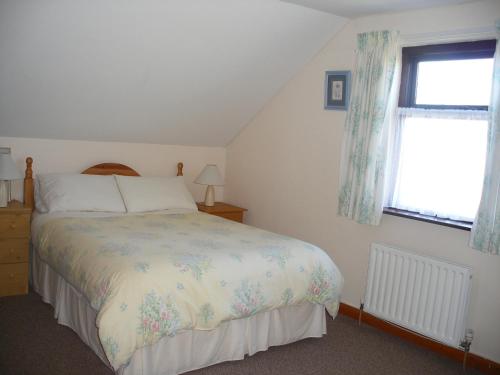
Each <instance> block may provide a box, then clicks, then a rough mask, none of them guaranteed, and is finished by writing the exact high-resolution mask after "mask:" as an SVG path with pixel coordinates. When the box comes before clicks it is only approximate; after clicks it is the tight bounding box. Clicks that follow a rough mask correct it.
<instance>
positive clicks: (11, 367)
mask: <svg viewBox="0 0 500 375" xmlns="http://www.w3.org/2000/svg"><path fill="white" fill-rule="evenodd" d="M53 312H54V311H53V309H52V307H51V306H50V305H48V304H45V303H43V302H42V300H41V299H40V297H39V296H38V295H37V294H36V293H34V292H30V293H29V294H28V295H26V296H16V297H3V298H0V374H2V375H10V374H25V375H31V374H44V375H45V374H50V375H52V374H54V375H56V374H64V375H73V374H74V375H80V374H82V375H83V374H85V375H90V374H91V375H101V374H102V375H112V374H113V373H112V371H111V370H109V369H108V368H107V367H106V366H105V365H104V364H103V363H102V362H101V360H100V359H99V358H98V357H97V356H96V355H95V354H94V353H93V352H92V351H91V350H90V349H89V348H88V347H87V346H86V345H85V344H84V343H83V342H82V341H81V340H80V339H79V337H78V336H77V335H76V334H75V333H74V332H73V331H72V330H71V329H69V328H67V327H64V326H61V325H59V324H57V323H56V320H55V319H54V318H53ZM327 320H328V334H327V335H326V336H324V337H322V338H319V339H316V338H314V339H306V340H302V341H300V342H297V343H293V344H289V345H284V346H280V347H273V348H271V349H269V350H268V351H266V352H260V353H257V354H255V355H253V356H251V357H248V358H246V359H244V360H242V361H234V362H226V363H221V364H218V365H214V366H211V367H208V368H205V369H201V370H197V371H192V372H190V373H188V374H189V375H230V374H231V375H232V374H239V375H250V374H252V375H255V374H262V375H271V374H276V375H278V374H287V375H289V374H300V375H323V374H324V375H330V374H331V375H334V374H371V375H375V374H405V375H412V374H419V375H420V374H426V375H433V374H436V375H438V374H439V375H447V374H461V373H463V372H462V368H461V365H460V364H459V363H457V362H454V361H452V360H449V359H447V358H443V357H441V356H439V355H437V354H435V353H433V352H430V351H427V350H425V349H422V348H419V347H417V346H415V345H413V344H411V343H407V342H405V341H403V340H400V339H399V338H397V337H394V336H391V335H388V334H386V333H384V332H382V331H379V330H377V329H374V328H372V327H369V326H366V325H363V326H361V327H359V326H358V325H357V322H356V321H355V320H353V319H350V318H348V317H345V316H340V315H339V316H338V317H337V318H336V319H335V320H332V319H330V318H328V319H327ZM467 373H469V374H479V373H478V372H475V371H473V370H469V371H468V372H467Z"/></svg>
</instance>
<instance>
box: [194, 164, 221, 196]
mask: <svg viewBox="0 0 500 375" xmlns="http://www.w3.org/2000/svg"><path fill="white" fill-rule="evenodd" d="M194 183H195V184H200V185H207V191H206V193H205V206H213V205H214V197H215V192H214V186H222V185H224V179H223V178H222V176H221V174H220V172H219V168H217V166H216V165H215V164H207V165H206V166H205V168H203V170H202V171H201V173H200V174H199V176H198V177H197V178H196V180H194Z"/></svg>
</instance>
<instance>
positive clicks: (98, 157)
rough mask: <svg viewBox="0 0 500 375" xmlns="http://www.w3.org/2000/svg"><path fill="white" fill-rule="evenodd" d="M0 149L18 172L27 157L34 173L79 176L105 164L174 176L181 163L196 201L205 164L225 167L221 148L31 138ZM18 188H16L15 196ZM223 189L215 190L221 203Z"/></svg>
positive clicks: (1, 142) (3, 140)
mask: <svg viewBox="0 0 500 375" xmlns="http://www.w3.org/2000/svg"><path fill="white" fill-rule="evenodd" d="M0 147H10V148H11V151H12V156H13V158H14V161H15V162H16V164H17V165H18V168H19V170H20V171H23V173H24V170H25V159H26V157H27V156H31V157H32V158H33V160H34V161H33V171H34V173H35V174H36V173H59V172H71V173H80V172H81V171H83V170H84V169H86V168H88V167H90V166H92V165H95V164H98V163H104V162H113V163H122V164H126V165H128V166H129V167H131V168H134V169H135V170H136V171H137V172H138V173H139V174H141V175H142V176H175V174H176V173H177V163H178V162H180V161H181V162H183V163H184V177H185V180H186V185H187V186H188V188H189V190H190V191H191V193H192V194H193V197H194V198H195V200H196V201H202V200H203V199H204V194H205V186H203V185H197V184H194V183H192V181H193V180H194V179H195V178H196V176H197V175H198V173H200V172H201V170H202V169H203V167H204V166H205V165H206V164H209V163H211V164H217V166H218V167H219V169H220V171H221V173H224V170H225V165H226V150H225V149H224V148H223V147H196V146H171V145H157V144H144V143H118V142H87V141H67V140H48V139H33V138H7V137H0ZM18 191H19V189H16V196H18V195H19V194H18V193H17V192H18ZM222 198H223V188H222V187H216V199H217V200H222Z"/></svg>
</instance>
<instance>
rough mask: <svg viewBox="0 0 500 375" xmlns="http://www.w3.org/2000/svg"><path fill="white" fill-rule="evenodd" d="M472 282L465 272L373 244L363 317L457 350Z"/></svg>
mask: <svg viewBox="0 0 500 375" xmlns="http://www.w3.org/2000/svg"><path fill="white" fill-rule="evenodd" d="M471 278H472V273H471V271H470V269H468V268H466V267H462V266H458V265H455V264H450V263H447V262H444V261H442V260H437V259H434V258H430V257H424V256H420V255H416V254H412V253H409V252H406V251H401V250H398V249H394V248H391V247H387V246H384V245H378V244H372V246H371V252H370V263H369V266H368V280H367V287H366V295H365V301H364V311H366V312H368V313H370V314H372V315H375V316H377V317H380V318H382V319H384V320H387V321H389V322H392V323H394V324H397V325H399V326H402V327H405V328H407V329H410V330H412V331H415V332H417V333H420V334H422V335H424V336H428V337H431V338H432V339H434V340H437V341H440V342H443V343H445V344H448V345H450V346H453V347H457V348H458V347H459V345H460V341H461V340H462V339H463V337H464V333H465V317H466V313H467V308H468V300H469V292H470V284H471Z"/></svg>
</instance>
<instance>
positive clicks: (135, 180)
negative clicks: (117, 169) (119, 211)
mask: <svg viewBox="0 0 500 375" xmlns="http://www.w3.org/2000/svg"><path fill="white" fill-rule="evenodd" d="M115 178H116V182H117V183H118V187H119V189H120V192H121V193H122V198H123V201H124V202H125V206H126V207H127V212H146V211H159V210H168V209H172V208H185V209H192V210H195V211H196V210H197V209H198V208H197V206H196V203H195V202H194V200H193V197H192V196H191V193H190V192H189V191H188V189H187V188H186V185H185V184H184V179H183V178H182V176H179V177H131V176H115Z"/></svg>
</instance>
